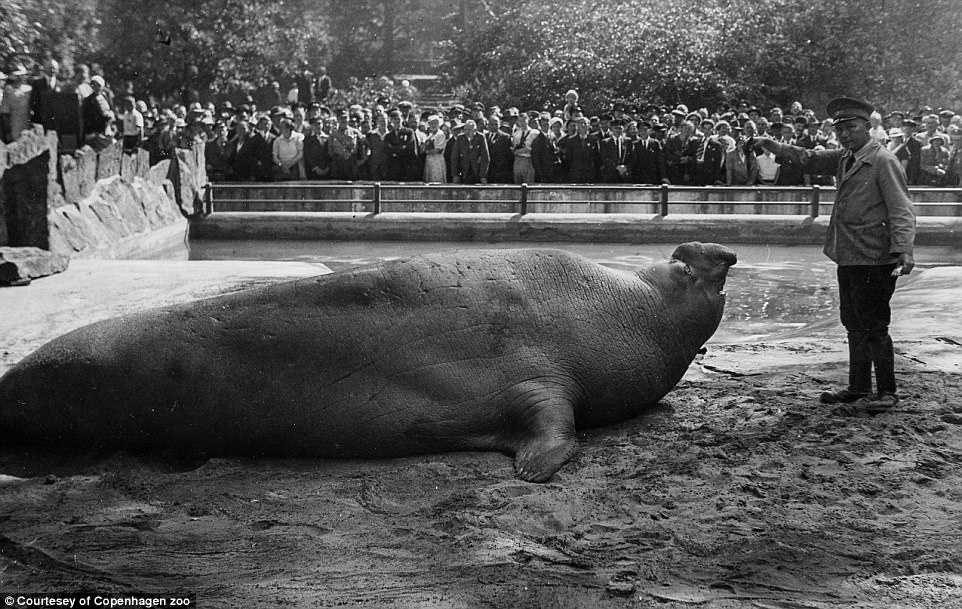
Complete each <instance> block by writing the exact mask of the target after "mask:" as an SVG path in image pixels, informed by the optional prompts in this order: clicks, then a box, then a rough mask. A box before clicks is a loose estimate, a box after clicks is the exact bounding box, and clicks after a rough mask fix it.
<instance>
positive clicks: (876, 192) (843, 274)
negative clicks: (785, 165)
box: [755, 97, 915, 415]
mask: <svg viewBox="0 0 962 609" xmlns="http://www.w3.org/2000/svg"><path fill="white" fill-rule="evenodd" d="M874 110H875V108H874V107H873V106H872V105H871V104H868V103H866V102H864V101H861V100H856V99H851V98H846V97H842V98H837V99H834V100H832V101H831V102H829V104H828V114H829V116H830V117H832V119H833V125H834V127H835V130H836V133H837V134H838V140H839V143H840V144H841V146H842V148H838V149H834V150H806V149H804V148H801V147H798V146H793V145H790V144H783V143H779V142H776V141H774V140H772V139H770V138H767V137H759V138H756V140H755V145H756V146H757V147H760V148H764V149H765V150H768V151H770V152H773V153H775V154H776V155H777V156H778V157H781V158H784V159H786V160H787V161H788V162H789V163H791V164H793V165H794V166H797V167H799V168H800V169H801V170H802V171H805V172H806V173H815V174H823V175H824V174H832V173H834V174H835V176H836V182H837V184H838V186H837V188H836V195H835V205H834V207H833V208H832V217H831V219H830V220H829V227H828V233H827V235H826V241H825V248H824V252H825V254H826V255H827V256H828V257H829V258H831V259H832V260H834V261H835V262H836V263H837V264H838V286H839V307H840V309H841V321H842V325H843V326H845V329H846V331H847V332H848V346H849V382H848V387H846V388H844V389H839V390H835V391H826V392H824V393H823V394H822V396H821V401H822V402H823V403H826V404H841V406H840V407H839V408H838V413H839V414H844V415H849V414H855V413H857V412H860V411H862V410H865V411H867V412H869V413H878V412H883V411H885V410H889V409H891V408H892V407H894V406H895V405H896V404H897V403H898V398H897V397H896V383H895V353H894V348H893V345H892V338H891V336H889V332H888V327H889V322H890V317H891V311H890V307H889V301H890V299H891V297H892V293H893V292H894V291H895V282H896V278H897V277H898V276H899V275H905V274H908V273H909V272H911V271H912V268H913V267H914V266H915V259H914V257H913V254H912V251H913V246H914V241H915V210H914V208H913V205H912V199H911V197H910V196H909V191H908V187H907V185H906V181H905V172H904V171H903V170H902V166H901V164H900V163H899V161H898V159H897V158H895V155H893V154H892V153H891V152H889V151H888V150H886V149H885V148H884V147H883V146H882V145H881V144H879V143H878V142H877V141H876V140H874V139H873V138H872V137H871V135H870V133H869V130H870V128H871V124H870V122H869V117H870V115H871V114H872V112H873V111H874ZM873 367H874V369H875V383H876V392H875V393H874V394H873V393H872V391H871V389H872V368H873Z"/></svg>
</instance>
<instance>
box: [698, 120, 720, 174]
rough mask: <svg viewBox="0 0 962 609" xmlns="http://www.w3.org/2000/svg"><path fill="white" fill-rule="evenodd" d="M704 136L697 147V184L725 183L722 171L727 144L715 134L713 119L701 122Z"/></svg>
mask: <svg viewBox="0 0 962 609" xmlns="http://www.w3.org/2000/svg"><path fill="white" fill-rule="evenodd" d="M701 130H702V136H701V138H700V139H699V140H698V144H697V146H696V148H695V174H694V181H693V182H694V184H695V185H696V186H714V185H716V184H724V183H725V179H724V174H723V173H722V170H723V167H724V163H725V146H724V145H722V143H721V142H720V141H719V140H718V137H717V136H715V123H714V121H712V120H711V119H708V118H706V119H704V120H703V121H702V122H701Z"/></svg>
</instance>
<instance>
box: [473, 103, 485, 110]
mask: <svg viewBox="0 0 962 609" xmlns="http://www.w3.org/2000/svg"><path fill="white" fill-rule="evenodd" d="M471 108H472V109H473V110H484V104H482V103H481V102H479V101H478V102H474V103H473V104H471Z"/></svg>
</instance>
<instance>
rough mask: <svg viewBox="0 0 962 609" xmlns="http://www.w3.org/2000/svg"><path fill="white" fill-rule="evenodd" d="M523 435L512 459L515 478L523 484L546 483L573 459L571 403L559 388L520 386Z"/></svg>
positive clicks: (572, 407) (574, 448)
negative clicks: (516, 476) (525, 482)
mask: <svg viewBox="0 0 962 609" xmlns="http://www.w3.org/2000/svg"><path fill="white" fill-rule="evenodd" d="M525 385H526V386H525ZM522 386H525V387H523V391H522V392H521V396H522V398H521V400H520V401H521V405H520V408H519V409H518V411H519V412H521V413H523V419H524V423H523V427H524V431H523V433H522V435H521V437H520V441H519V443H518V448H517V450H516V451H515V456H514V468H515V471H517V472H518V476H519V477H520V478H521V479H522V480H525V481H527V482H546V481H548V480H549V479H550V478H551V476H553V475H554V473H555V472H556V471H558V470H559V469H561V466H562V465H564V464H565V463H567V462H568V459H570V458H571V457H572V455H574V453H575V450H577V448H578V444H577V442H576V441H575V414H574V403H573V401H572V400H571V398H570V397H568V395H567V393H566V392H565V391H564V390H562V389H561V388H559V387H554V386H544V385H541V386H540V387H536V388H534V387H532V386H531V383H530V382H529V383H522V384H521V386H519V387H516V388H521V387H522Z"/></svg>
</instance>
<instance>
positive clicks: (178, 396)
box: [0, 243, 736, 482]
mask: <svg viewBox="0 0 962 609" xmlns="http://www.w3.org/2000/svg"><path fill="white" fill-rule="evenodd" d="M735 261H736V257H735V254H734V253H733V252H732V251H730V250H729V249H727V248H725V247H723V246H721V245H717V244H701V243H686V244H683V245H681V246H679V247H678V248H677V249H676V250H675V252H674V253H673V254H672V257H671V259H670V260H668V261H664V262H659V263H656V264H653V265H651V266H649V267H648V268H645V269H643V270H640V271H638V272H626V271H619V270H613V269H609V268H605V267H603V266H600V265H598V264H596V263H593V262H591V261H589V260H587V259H585V258H582V257H580V256H577V255H573V254H571V253H568V252H564V251H559V250H549V249H519V250H488V251H475V252H456V253H453V254H452V253H446V254H435V255H427V256H418V257H413V258H410V259H406V260H399V261H390V262H382V263H379V264H375V265H372V266H368V267H364V268H359V269H356V270H351V271H344V272H340V273H335V274H331V275H323V276H320V277H313V278H309V279H301V280H297V281H291V282H285V283H279V284H275V285H270V286H266V287H260V288H255V289H251V290H247V291H243V292H237V293H232V294H227V295H222V296H218V297H214V298H209V299H205V300H199V301H195V302H191V303H187V304H183V305H176V306H169V307H164V308H158V309H152V310H147V311H144V312H140V313H134V314H130V315H124V316H121V317H117V318H113V319H109V320H106V321H102V322H98V323H94V324H91V325H88V326H85V327H83V328H80V329H78V330H74V331H73V332H70V333H68V334H65V335H63V336H61V337H59V338H56V339H54V340H52V341H51V342H49V343H47V344H46V345H44V346H42V347H40V348H39V349H38V350H36V351H35V352H33V353H32V354H30V355H29V356H27V357H26V358H24V359H23V360H22V361H21V362H19V363H18V364H17V365H15V366H14V367H13V368H11V369H10V370H9V371H8V372H7V374H6V375H4V376H3V377H2V378H0V431H2V436H3V442H4V443H6V444H10V443H19V444H31V445H54V446H66V447H71V449H73V448H126V449H133V450H138V451H162V452H164V453H165V454H176V455H178V456H212V455H225V454H235V455H236V454H246V455H271V456H304V457H306V456H312V457H363V458H372V457H393V456H401V455H413V454H423V453H433V452H442V451H456V450H472V451H487V450H492V451H501V452H504V453H507V454H509V455H514V457H515V467H516V470H517V472H518V475H519V476H520V477H521V478H522V479H524V480H528V481H534V482H542V481H545V480H548V479H549V478H550V477H551V476H552V475H553V474H554V473H555V472H556V471H558V469H559V468H561V466H562V465H564V463H565V462H566V461H567V460H568V459H569V458H570V457H571V455H572V454H573V452H574V450H575V448H576V440H575V438H576V436H575V429H576V426H597V425H602V424H606V423H611V422H615V421H619V420H624V419H626V418H629V417H632V416H634V415H636V414H638V413H639V412H641V411H642V410H643V409H645V408H646V407H649V406H651V405H654V404H656V403H657V402H658V401H659V400H660V399H661V398H662V397H663V396H664V395H665V394H666V393H668V392H669V391H670V390H671V389H672V387H674V385H675V384H676V383H677V382H678V381H679V379H681V377H682V375H683V374H684V373H685V371H686V369H687V367H688V365H689V364H690V363H691V361H692V360H693V359H694V357H695V355H696V353H697V352H698V350H699V348H700V347H701V346H702V345H703V344H704V343H705V341H707V340H708V339H709V337H711V335H712V333H713V332H714V331H715V329H716V328H717V327H718V323H719V321H720V320H721V318H722V311H723V309H724V303H725V296H724V292H723V291H722V289H723V287H724V284H725V278H726V276H727V273H728V268H729V266H731V265H733V264H735Z"/></svg>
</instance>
